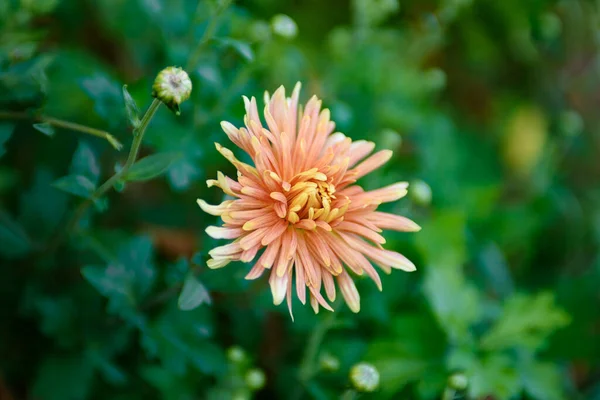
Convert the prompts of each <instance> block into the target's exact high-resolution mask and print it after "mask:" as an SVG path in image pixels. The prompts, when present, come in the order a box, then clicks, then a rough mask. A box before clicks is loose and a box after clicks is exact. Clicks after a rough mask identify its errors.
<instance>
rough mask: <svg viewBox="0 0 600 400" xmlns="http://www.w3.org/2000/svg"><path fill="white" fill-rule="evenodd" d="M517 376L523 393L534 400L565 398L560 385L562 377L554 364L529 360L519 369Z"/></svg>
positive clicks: (560, 399) (561, 399)
mask: <svg viewBox="0 0 600 400" xmlns="http://www.w3.org/2000/svg"><path fill="white" fill-rule="evenodd" d="M519 375H520V376H521V380H522V382H523V387H524V389H525V391H526V392H527V393H528V394H529V395H530V396H531V397H532V398H534V399H536V400H563V399H565V398H566V397H565V395H564V389H563V388H562V385H561V382H562V380H563V377H562V374H561V373H560V370H559V369H558V367H557V366H556V365H555V364H552V363H544V362H538V361H536V360H533V359H531V360H528V361H527V362H525V363H524V364H523V365H522V366H521V368H519Z"/></svg>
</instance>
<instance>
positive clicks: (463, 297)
mask: <svg viewBox="0 0 600 400" xmlns="http://www.w3.org/2000/svg"><path fill="white" fill-rule="evenodd" d="M423 290H424V292H425V294H426V296H427V299H428V300H429V302H430V304H431V307H432V310H433V312H434V313H435V315H436V317H437V319H438V321H439V323H440V325H441V326H442V328H443V329H444V330H445V331H446V332H447V333H448V336H449V339H450V340H451V341H453V342H455V343H460V342H463V341H469V340H470V339H471V334H470V332H469V327H470V326H471V325H472V324H473V323H475V322H476V321H477V319H478V317H479V316H480V315H481V298H480V296H479V293H478V292H477V289H476V288H475V287H473V286H472V285H470V284H468V283H467V282H465V278H464V275H463V272H462V268H461V267H459V266H452V265H432V266H430V267H429V269H428V270H427V274H426V276H425V283H424V288H423Z"/></svg>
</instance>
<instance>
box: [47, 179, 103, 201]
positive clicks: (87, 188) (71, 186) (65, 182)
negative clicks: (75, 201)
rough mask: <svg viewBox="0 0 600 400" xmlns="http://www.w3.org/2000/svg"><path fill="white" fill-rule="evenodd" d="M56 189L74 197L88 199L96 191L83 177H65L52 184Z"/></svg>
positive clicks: (91, 183) (94, 186)
mask: <svg viewBox="0 0 600 400" xmlns="http://www.w3.org/2000/svg"><path fill="white" fill-rule="evenodd" d="M52 186H54V187H55V188H57V189H60V190H62V191H65V192H67V193H70V194H73V195H75V196H79V197H83V198H85V199H87V198H89V197H90V195H91V194H92V193H93V192H94V190H95V189H96V185H94V183H93V182H92V181H90V180H89V179H88V178H87V177H86V176H83V175H67V176H63V177H62V178H60V179H57V180H56V181H54V182H53V183H52Z"/></svg>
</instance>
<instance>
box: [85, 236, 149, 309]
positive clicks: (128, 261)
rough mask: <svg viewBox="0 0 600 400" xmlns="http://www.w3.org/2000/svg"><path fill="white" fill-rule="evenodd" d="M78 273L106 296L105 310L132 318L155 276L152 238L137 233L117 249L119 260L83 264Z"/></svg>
mask: <svg viewBox="0 0 600 400" xmlns="http://www.w3.org/2000/svg"><path fill="white" fill-rule="evenodd" d="M81 273H82V274H83V276H84V277H85V279H86V280H87V281H88V282H90V283H91V284H92V286H94V287H95V288H96V290H98V292H100V294H102V295H103V296H105V297H107V298H108V300H109V303H108V311H109V312H111V313H114V314H117V315H121V316H123V317H125V318H134V316H135V314H136V310H135V308H136V307H137V305H139V303H140V301H141V300H142V299H143V298H144V297H145V296H146V294H147V293H148V291H149V290H150V288H151V286H152V284H153V283H154V279H155V277H156V267H155V266H154V265H153V263H152V242H151V241H150V240H149V239H148V238H147V237H137V238H134V239H132V240H131V241H130V242H129V243H126V244H125V245H123V246H122V247H121V248H120V250H119V255H118V262H115V263H110V264H108V265H107V266H86V267H83V268H82V270H81Z"/></svg>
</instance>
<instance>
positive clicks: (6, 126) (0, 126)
mask: <svg viewBox="0 0 600 400" xmlns="http://www.w3.org/2000/svg"><path fill="white" fill-rule="evenodd" d="M14 129H15V126H14V125H13V124H10V123H6V122H2V123H0V157H2V156H3V155H4V153H6V149H5V148H4V144H5V143H6V142H8V139H10V137H11V135H12V133H13V131H14Z"/></svg>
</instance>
